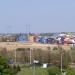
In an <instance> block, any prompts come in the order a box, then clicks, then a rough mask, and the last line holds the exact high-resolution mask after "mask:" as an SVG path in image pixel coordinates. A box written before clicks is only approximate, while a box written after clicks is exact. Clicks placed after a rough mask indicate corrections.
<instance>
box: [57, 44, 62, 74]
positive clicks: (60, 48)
mask: <svg viewBox="0 0 75 75" xmlns="http://www.w3.org/2000/svg"><path fill="white" fill-rule="evenodd" d="M58 48H59V50H60V69H61V74H62V70H63V51H62V47H61V46H60V45H58Z"/></svg>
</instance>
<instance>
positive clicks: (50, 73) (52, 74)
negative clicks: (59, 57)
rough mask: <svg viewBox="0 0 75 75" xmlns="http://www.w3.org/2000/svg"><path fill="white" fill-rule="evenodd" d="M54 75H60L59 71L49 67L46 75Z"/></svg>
mask: <svg viewBox="0 0 75 75" xmlns="http://www.w3.org/2000/svg"><path fill="white" fill-rule="evenodd" d="M56 74H58V75H59V74H60V69H59V68H58V67H56V66H51V67H50V68H48V75H56Z"/></svg>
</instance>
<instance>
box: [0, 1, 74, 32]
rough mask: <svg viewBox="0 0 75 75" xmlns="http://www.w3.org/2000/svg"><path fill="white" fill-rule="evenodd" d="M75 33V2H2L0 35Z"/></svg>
mask: <svg viewBox="0 0 75 75" xmlns="http://www.w3.org/2000/svg"><path fill="white" fill-rule="evenodd" d="M26 32H32V33H42V32H44V33H45V32H75V0H0V33H26Z"/></svg>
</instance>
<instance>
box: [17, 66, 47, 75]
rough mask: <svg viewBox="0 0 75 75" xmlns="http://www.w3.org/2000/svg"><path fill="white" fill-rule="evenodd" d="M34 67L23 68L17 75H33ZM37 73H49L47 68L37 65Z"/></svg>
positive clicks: (44, 74) (43, 74)
mask: <svg viewBox="0 0 75 75" xmlns="http://www.w3.org/2000/svg"><path fill="white" fill-rule="evenodd" d="M33 72H34V69H33V68H22V69H21V71H20V72H19V73H18V74H17V75H33ZM35 75H48V72H47V69H43V68H39V67H37V68H36V70H35Z"/></svg>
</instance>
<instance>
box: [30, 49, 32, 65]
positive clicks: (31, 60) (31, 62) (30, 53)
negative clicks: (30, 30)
mask: <svg viewBox="0 0 75 75" xmlns="http://www.w3.org/2000/svg"><path fill="white" fill-rule="evenodd" d="M31 63H32V51H31V48H30V65H31Z"/></svg>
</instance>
